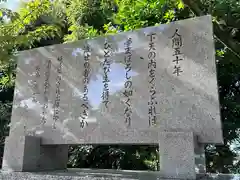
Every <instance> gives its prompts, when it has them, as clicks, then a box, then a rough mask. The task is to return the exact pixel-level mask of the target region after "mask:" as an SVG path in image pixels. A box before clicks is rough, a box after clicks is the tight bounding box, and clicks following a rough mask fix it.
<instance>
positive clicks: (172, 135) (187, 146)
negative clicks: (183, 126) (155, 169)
mask: <svg viewBox="0 0 240 180" xmlns="http://www.w3.org/2000/svg"><path fill="white" fill-rule="evenodd" d="M159 138H160V139H159V140H160V141H159V151H160V172H161V174H162V175H163V177H165V178H169V179H170V178H179V179H196V172H195V158H194V136H193V133H191V132H162V133H160V137H159Z"/></svg>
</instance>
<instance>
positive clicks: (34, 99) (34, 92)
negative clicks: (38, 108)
mask: <svg viewBox="0 0 240 180" xmlns="http://www.w3.org/2000/svg"><path fill="white" fill-rule="evenodd" d="M35 70H36V72H35V76H34V81H33V94H32V95H33V98H32V102H35V103H36V102H37V99H36V96H37V95H39V94H40V92H39V87H38V83H37V81H38V79H39V78H40V66H39V65H37V66H36V67H35Z"/></svg>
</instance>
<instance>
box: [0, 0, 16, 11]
mask: <svg viewBox="0 0 240 180" xmlns="http://www.w3.org/2000/svg"><path fill="white" fill-rule="evenodd" d="M19 5H20V0H7V2H1V3H0V7H5V8H9V9H11V10H14V11H15V10H17V8H18V6H19Z"/></svg>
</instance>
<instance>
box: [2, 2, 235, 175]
mask: <svg viewBox="0 0 240 180" xmlns="http://www.w3.org/2000/svg"><path fill="white" fill-rule="evenodd" d="M204 14H212V16H213V25H214V34H215V43H216V44H215V46H216V59H217V67H218V84H219V94H220V104H221V115H222V122H223V131H224V145H221V146H207V147H206V153H207V168H208V171H210V172H223V173H229V172H237V171H239V169H238V165H239V162H236V163H235V161H236V156H237V154H236V153H235V152H234V151H233V150H232V149H230V144H232V143H233V142H235V141H238V140H239V127H240V82H239V80H240V74H239V72H240V43H239V42H240V3H239V2H238V0H210V1H205V0H183V1H181V0H55V1H49V0H34V1H29V2H27V3H23V4H22V8H21V9H20V10H19V11H18V12H12V11H11V10H9V9H4V8H2V9H0V26H1V27H0V40H1V44H0V68H1V75H0V76H1V77H0V86H1V92H0V94H1V96H0V120H1V123H0V128H1V139H0V146H1V147H0V154H1V155H2V152H3V151H2V148H3V146H2V144H3V139H4V138H3V137H4V136H6V135H7V130H8V126H7V124H8V122H9V120H10V113H11V102H12V98H13V88H14V80H15V69H16V58H15V57H16V55H17V53H18V52H19V51H22V50H27V49H31V48H36V47H41V46H46V45H51V44H58V43H68V42H72V41H76V40H80V39H83V38H91V37H95V36H99V35H105V34H115V33H118V32H121V31H129V30H134V29H138V28H142V27H147V26H155V25H159V24H163V23H169V22H171V21H174V20H180V19H185V18H189V17H195V16H200V15H204ZM6 18H7V20H6ZM69 153H70V158H69V167H89V168H90V167H91V168H93V167H98V168H118V169H150V170H157V169H158V168H157V167H158V148H157V146H123V145H121V146H120V145H118V146H116V145H115V146H78V147H70V149H69Z"/></svg>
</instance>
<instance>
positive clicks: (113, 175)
mask: <svg viewBox="0 0 240 180" xmlns="http://www.w3.org/2000/svg"><path fill="white" fill-rule="evenodd" d="M46 179H48V180H57V179H58V180H183V179H180V178H175V179H165V178H162V177H161V175H160V174H159V173H158V172H147V171H124V170H123V171H121V170H112V169H110V170H100V169H99V170H92V169H68V170H67V171H55V172H38V173H30V172H6V171H2V172H1V171H0V180H46ZM235 179H240V175H230V174H197V178H196V180H235ZM184 180H186V179H184ZM190 180H191V179H190Z"/></svg>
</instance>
